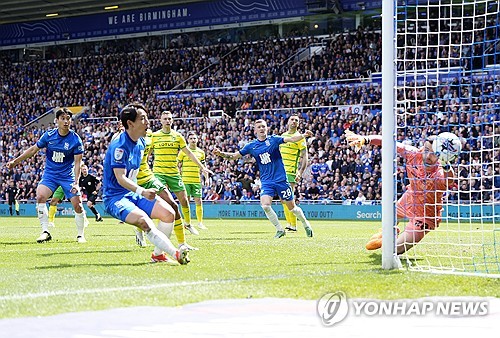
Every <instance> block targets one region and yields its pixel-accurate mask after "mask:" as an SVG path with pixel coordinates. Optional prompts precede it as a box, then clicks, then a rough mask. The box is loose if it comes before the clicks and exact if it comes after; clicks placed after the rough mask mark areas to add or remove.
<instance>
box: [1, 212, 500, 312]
mask: <svg viewBox="0 0 500 338" xmlns="http://www.w3.org/2000/svg"><path fill="white" fill-rule="evenodd" d="M89 220H90V226H89V227H88V228H87V230H86V238H87V240H88V243H86V244H78V243H76V229H75V225H74V220H73V218H62V217H60V218H57V219H56V224H57V227H56V228H54V229H51V233H52V236H53V240H52V241H51V242H49V243H44V244H37V243H36V242H35V239H36V238H37V237H38V235H39V233H40V227H39V224H38V220H37V219H36V218H26V217H4V218H0V250H1V253H2V254H1V256H0V318H8V317H24V316H48V315H53V314H58V313H65V312H74V311H88V310H101V309H109V308H117V307H129V306H142V305H157V306H178V305H182V304H186V303H193V302H200V301H204V300H210V299H228V298H251V297H253V298H260V297H280V298H300V299H312V300H315V299H318V298H320V297H321V296H322V295H323V294H325V293H327V292H335V291H344V292H346V294H347V295H348V296H349V297H350V298H376V299H399V298H420V297H428V296H493V297H500V280H499V279H491V278H481V277H467V276H455V275H434V274H427V273H417V272H409V271H405V270H403V271H383V270H381V253H380V251H377V252H367V251H366V250H365V249H364V244H365V242H366V240H367V239H368V238H369V237H370V236H371V235H372V233H373V232H375V231H376V230H377V229H378V227H379V226H380V224H379V222H356V221H353V222H341V221H329V222H326V221H313V222H312V225H313V228H314V231H315V237H314V238H307V237H306V235H305V233H304V231H303V229H301V228H300V229H299V231H298V232H297V233H292V234H290V233H288V234H287V236H286V237H285V238H282V239H278V240H276V239H273V235H274V230H273V227H272V226H271V225H270V224H269V222H268V221H267V220H206V222H205V224H206V225H207V227H208V228H209V230H208V231H200V232H201V233H200V236H192V235H186V236H187V239H188V243H189V244H191V245H193V246H196V247H198V248H199V249H200V250H199V251H194V252H192V253H191V254H190V257H191V263H190V264H188V265H187V266H176V267H171V266H166V265H164V264H152V263H149V259H150V255H151V251H152V249H153V247H152V245H151V244H149V246H148V247H147V248H140V247H138V246H137V245H136V244H135V237H134V231H133V228H132V226H130V225H126V224H118V223H117V221H116V220H114V219H110V218H107V219H105V220H104V222H102V223H95V222H94V221H93V219H92V218H91V219H89ZM429 236H432V234H429ZM172 237H173V238H174V237H175V236H172ZM174 243H175V239H174Z"/></svg>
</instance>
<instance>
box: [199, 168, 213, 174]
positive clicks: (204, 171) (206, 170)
mask: <svg viewBox="0 0 500 338" xmlns="http://www.w3.org/2000/svg"><path fill="white" fill-rule="evenodd" d="M201 171H202V172H203V174H204V175H208V174H210V175H213V174H214V172H213V171H212V170H210V169H208V168H207V167H203V168H201Z"/></svg>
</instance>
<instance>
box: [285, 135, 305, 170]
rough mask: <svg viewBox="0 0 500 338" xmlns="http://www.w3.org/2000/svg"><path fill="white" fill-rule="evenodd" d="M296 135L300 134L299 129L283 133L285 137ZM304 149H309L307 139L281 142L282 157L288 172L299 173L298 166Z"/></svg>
mask: <svg viewBox="0 0 500 338" xmlns="http://www.w3.org/2000/svg"><path fill="white" fill-rule="evenodd" d="M295 135H300V133H299V132H298V131H296V132H295V133H293V134H290V133H289V132H285V133H283V134H282V135H281V136H283V137H292V136H295ZM303 149H307V145H306V140H305V139H302V140H300V141H297V142H288V143H282V144H280V152H281V157H282V158H283V163H284V164H285V171H286V173H287V174H292V175H295V174H296V173H297V167H298V165H299V159H300V152H301V150H303Z"/></svg>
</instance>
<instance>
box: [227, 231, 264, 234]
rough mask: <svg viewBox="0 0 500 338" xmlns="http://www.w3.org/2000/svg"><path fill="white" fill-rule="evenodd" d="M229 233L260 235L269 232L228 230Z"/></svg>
mask: <svg viewBox="0 0 500 338" xmlns="http://www.w3.org/2000/svg"><path fill="white" fill-rule="evenodd" d="M229 233H230V234H231V235H261V234H270V232H269V231H230V232H229Z"/></svg>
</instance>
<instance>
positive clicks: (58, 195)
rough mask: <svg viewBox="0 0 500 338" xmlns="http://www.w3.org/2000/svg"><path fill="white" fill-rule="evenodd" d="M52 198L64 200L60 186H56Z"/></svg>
mask: <svg viewBox="0 0 500 338" xmlns="http://www.w3.org/2000/svg"><path fill="white" fill-rule="evenodd" d="M52 198H57V199H60V200H61V201H62V200H64V191H63V188H61V186H58V187H57V189H56V191H54V193H53V194H52Z"/></svg>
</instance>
